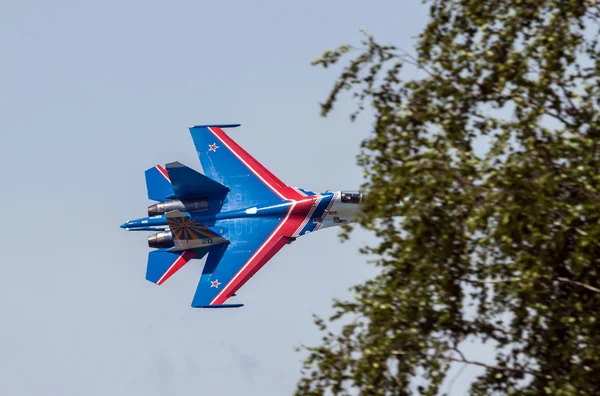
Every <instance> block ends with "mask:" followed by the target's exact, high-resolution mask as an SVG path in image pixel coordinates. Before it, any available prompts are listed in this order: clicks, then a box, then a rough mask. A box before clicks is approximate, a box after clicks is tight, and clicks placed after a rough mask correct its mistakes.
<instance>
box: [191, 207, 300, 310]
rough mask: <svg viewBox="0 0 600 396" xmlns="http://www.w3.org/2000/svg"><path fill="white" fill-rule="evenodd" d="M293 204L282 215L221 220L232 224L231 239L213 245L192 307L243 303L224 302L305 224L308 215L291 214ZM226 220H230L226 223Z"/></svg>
mask: <svg viewBox="0 0 600 396" xmlns="http://www.w3.org/2000/svg"><path fill="white" fill-rule="evenodd" d="M293 207H294V204H290V208H289V209H288V212H287V214H286V216H284V217H283V218H282V219H278V218H263V219H256V218H243V219H235V220H224V221H221V222H218V223H217V225H218V226H221V227H227V228H229V233H228V239H229V243H225V244H220V245H216V246H214V247H212V248H211V251H210V253H209V255H208V258H207V260H206V264H205V266H204V271H203V273H202V276H201V278H200V282H199V283H198V287H197V289H196V294H195V295H194V300H193V302H192V307H195V308H211V307H214V308H217V307H240V306H242V304H224V303H225V301H226V300H227V299H228V298H229V297H231V296H232V295H233V294H234V293H236V292H237V290H238V289H240V288H241V287H242V286H243V285H244V284H245V283H246V282H247V281H248V280H249V279H250V278H251V277H252V276H253V275H254V274H255V273H256V272H257V271H258V270H260V269H261V268H262V267H263V266H264V265H265V264H266V263H267V262H268V261H269V260H270V259H271V258H272V257H273V256H274V255H275V254H276V253H277V252H279V250H281V248H282V247H283V246H285V245H286V244H287V243H289V242H290V241H292V240H293V239H294V238H293V237H291V236H290V235H294V234H295V233H296V231H297V230H298V229H300V228H301V227H302V225H303V220H304V216H303V217H302V218H297V217H294V216H291V215H290V214H291V213H292V210H293ZM225 222H229V224H228V225H226V224H224V223H225Z"/></svg>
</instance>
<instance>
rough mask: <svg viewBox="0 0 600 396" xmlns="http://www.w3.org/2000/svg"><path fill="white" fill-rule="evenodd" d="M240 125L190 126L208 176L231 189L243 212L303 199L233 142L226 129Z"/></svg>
mask: <svg viewBox="0 0 600 396" xmlns="http://www.w3.org/2000/svg"><path fill="white" fill-rule="evenodd" d="M236 126H239V124H232V125H223V126H211V125H200V126H192V127H190V133H191V135H192V139H193V141H194V145H195V147H196V151H197V153H198V157H199V158H200V163H201V164H202V168H203V171H204V174H205V175H206V176H208V177H209V178H211V179H213V180H214V181H216V182H218V183H221V184H223V185H225V186H227V187H228V188H229V189H230V194H229V195H230V196H232V197H238V198H236V203H237V206H239V207H234V208H230V209H241V208H242V206H244V205H245V206H246V207H248V206H251V205H256V204H260V203H265V202H274V201H278V200H299V199H302V198H304V197H306V194H305V193H303V192H302V191H299V190H298V189H295V188H293V187H290V186H288V185H286V184H285V183H284V182H282V181H281V180H280V179H279V178H278V177H277V176H275V175H274V174H273V173H272V172H271V171H269V170H268V169H267V168H266V167H265V166H263V165H262V164H261V163H260V162H258V161H257V160H256V159H255V158H254V157H252V156H251V155H250V154H249V153H248V152H247V151H246V150H244V149H243V148H242V147H241V146H240V145H239V144H237V143H236V142H235V141H234V140H233V139H231V138H230V137H229V136H228V135H227V134H226V133H225V131H223V129H222V128H225V127H236Z"/></svg>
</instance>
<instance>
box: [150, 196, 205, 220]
mask: <svg viewBox="0 0 600 396" xmlns="http://www.w3.org/2000/svg"><path fill="white" fill-rule="evenodd" d="M206 209H208V200H206V199H196V200H189V201H188V200H185V201H182V200H179V199H175V200H172V201H165V202H159V203H155V204H154V205H150V206H148V216H156V215H161V214H164V213H167V212H170V211H172V210H179V211H181V212H193V211H197V210H206Z"/></svg>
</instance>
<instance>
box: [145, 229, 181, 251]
mask: <svg viewBox="0 0 600 396" xmlns="http://www.w3.org/2000/svg"><path fill="white" fill-rule="evenodd" d="M174 245H175V244H174V243H173V234H171V231H161V232H157V233H156V234H152V235H150V236H149V237H148V246H149V247H151V248H155V249H161V248H167V247H172V246H174Z"/></svg>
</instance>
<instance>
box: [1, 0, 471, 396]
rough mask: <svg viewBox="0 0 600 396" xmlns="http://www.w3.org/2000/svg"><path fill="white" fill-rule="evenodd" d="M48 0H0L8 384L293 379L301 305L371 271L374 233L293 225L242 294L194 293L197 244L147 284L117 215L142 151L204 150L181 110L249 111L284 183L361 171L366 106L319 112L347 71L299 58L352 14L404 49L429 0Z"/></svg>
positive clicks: (225, 118) (315, 50) (141, 254)
mask: <svg viewBox="0 0 600 396" xmlns="http://www.w3.org/2000/svg"><path fill="white" fill-rule="evenodd" d="M48 3H49V2H42V1H37V2H35V1H24V0H18V1H16V0H15V1H11V0H2V2H0V49H1V51H2V55H1V57H0V123H1V124H0V125H1V127H0V128H1V129H0V132H1V136H2V140H1V143H0V154H1V156H0V161H1V164H2V166H3V168H4V172H5V176H6V179H5V181H4V183H3V189H2V195H1V198H0V199H1V201H0V202H1V204H2V207H3V208H4V211H3V212H4V227H2V229H1V230H0V238H1V240H2V249H1V250H0V263H1V264H2V267H3V274H4V282H3V285H2V287H1V288H0V298H1V300H0V308H1V310H2V314H3V318H2V321H1V327H0V393H1V394H3V395H25V394H39V393H42V392H43V393H44V394H53V395H82V394H85V395H103V396H104V395H144V396H153V395H172V394H178V395H182V394H192V393H193V394H211V392H219V394H224V395H284V394H290V393H291V392H292V391H293V389H294V386H295V384H296V381H297V379H298V375H299V369H300V360H301V358H302V355H301V354H299V353H297V352H295V351H294V350H293V348H294V346H297V345H300V344H301V343H308V344H314V343H317V342H318V341H319V340H320V333H319V332H318V331H317V330H316V328H315V326H314V325H313V323H312V319H311V314H312V313H317V314H327V313H329V312H330V305H331V299H332V298H334V297H337V298H342V297H346V296H348V292H347V289H348V288H349V287H350V286H351V285H353V284H355V283H358V282H361V281H363V280H365V279H366V278H367V277H368V276H370V275H371V274H373V269H372V268H370V267H368V266H367V265H366V264H365V263H364V261H365V259H364V257H362V256H360V255H358V254H357V249H358V248H359V247H360V246H361V245H362V244H363V243H364V242H365V241H366V240H368V236H367V235H366V234H364V233H361V232H356V233H354V235H353V238H352V240H351V241H350V242H347V243H345V244H341V243H340V242H339V240H338V234H337V231H336V230H334V229H327V230H323V231H319V232H318V233H314V234H311V235H309V236H306V237H303V238H301V239H300V240H298V241H297V242H296V243H294V244H292V245H290V246H287V247H286V248H284V249H283V250H282V251H281V252H280V253H279V254H278V255H277V256H276V257H275V258H274V259H272V260H271V261H270V262H269V264H268V265H267V266H266V267H264V268H263V270H262V271H260V272H259V273H258V274H257V275H256V276H255V277H254V278H253V279H252V280H251V281H250V282H249V283H247V284H246V285H245V286H244V288H243V289H241V290H240V292H239V293H238V297H237V300H239V301H240V302H243V303H244V304H246V306H245V307H244V308H242V309H237V310H195V309H192V308H190V303H191V300H192V296H193V294H194V291H195V287H196V283H197V282H198V278H199V275H200V272H201V262H195V261H193V262H192V263H190V264H188V265H187V266H186V267H184V268H183V269H182V270H180V271H179V272H178V273H177V274H176V275H175V276H174V277H172V278H171V279H170V280H169V281H168V282H166V283H165V284H164V285H163V286H160V287H159V286H156V285H154V284H151V283H150V282H148V281H146V280H145V279H144V276H145V266H146V259H147V254H148V247H147V244H146V237H147V235H148V234H145V233H127V232H125V231H124V230H122V229H120V228H119V224H121V223H122V222H123V221H125V220H127V219H130V218H135V217H141V216H144V215H145V212H146V207H147V206H148V205H149V204H150V203H151V202H149V201H148V200H147V198H146V190H145V183H144V174H143V172H144V170H145V169H147V168H149V167H151V166H153V165H155V164H157V163H163V164H164V163H166V162H169V161H175V160H178V161H180V162H182V163H184V164H187V165H189V166H191V167H193V168H199V161H198V158H197V157H196V154H195V150H194V147H193V144H192V140H191V137H190V135H189V132H188V130H187V127H188V126H189V125H192V124H200V123H241V124H242V127H241V128H238V129H235V130H231V131H230V134H231V136H232V137H233V138H234V139H236V140H237V141H238V142H239V143H240V144H241V145H242V146H243V147H245V148H246V149H247V150H248V151H249V152H250V153H251V154H253V155H254V156H255V157H256V158H257V159H258V160H259V161H261V162H262V163H263V164H264V165H266V166H268V167H269V168H270V169H271V170H272V171H273V172H274V173H275V174H276V175H278V176H279V177H280V178H282V179H283V180H284V181H286V182H287V183H289V184H291V185H296V186H300V187H304V188H309V189H312V190H315V191H324V190H326V189H332V190H333V189H354V188H356V187H357V186H358V185H359V184H360V182H361V173H360V169H359V168H358V167H357V166H356V165H355V155H356V153H357V151H358V144H359V143H360V141H361V140H362V139H363V138H364V137H365V136H366V135H367V134H368V133H369V131H370V120H369V119H368V118H365V119H361V120H359V122H357V123H355V124H351V123H350V122H349V121H348V118H347V115H348V113H349V112H350V111H351V110H352V109H353V107H351V102H350V101H349V100H348V101H345V102H342V103H340V105H339V106H338V107H337V110H336V112H335V113H334V114H333V115H332V116H331V117H329V118H327V119H323V118H321V117H320V116H319V107H318V103H319V102H320V101H322V100H324V99H325V96H326V94H327V93H328V92H329V89H330V87H331V85H332V83H333V81H334V78H335V77H336V76H337V73H338V71H339V69H334V70H323V69H320V68H315V67H312V66H310V62H311V61H312V60H313V59H315V58H316V57H318V56H319V55H320V54H321V53H322V52H323V51H324V50H326V49H328V48H333V47H335V46H337V45H339V44H343V43H346V42H350V43H356V44H357V43H358V42H359V40H360V39H361V36H360V34H359V32H358V29H359V28H360V27H364V28H366V29H367V30H368V31H370V32H372V33H374V34H376V36H378V37H379V38H380V39H382V40H383V41H393V42H394V43H396V44H399V45H401V46H403V47H405V48H407V49H408V48H411V37H412V36H414V35H415V34H416V33H417V32H418V31H419V30H420V28H421V27H422V26H423V23H424V21H425V12H424V9H423V7H422V6H421V4H420V3H421V2H420V1H416V0H415V1H411V2H404V1H402V2H401V1H376V2H372V3H371V4H373V5H374V6H376V8H371V6H367V4H369V3H368V2H365V1H348V0H336V1H314V0H310V1H306V0H305V1H302V2H293V3H292V2H283V1H275V0H270V1H171V2H164V1H163V2H156V1H127V2H123V1H106V0H105V1H102V2H95V4H96V5H95V6H92V5H90V4H91V2H81V1H53V2H51V3H52V4H53V6H52V7H48V6H47V5H48ZM85 3H88V4H85ZM124 4H126V6H125V5H124ZM166 4H169V5H168V6H167V5H166ZM459 382H460V381H459ZM455 388H457V389H458V388H460V384H458V383H457V384H455Z"/></svg>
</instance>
